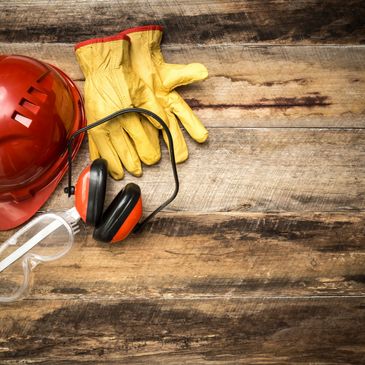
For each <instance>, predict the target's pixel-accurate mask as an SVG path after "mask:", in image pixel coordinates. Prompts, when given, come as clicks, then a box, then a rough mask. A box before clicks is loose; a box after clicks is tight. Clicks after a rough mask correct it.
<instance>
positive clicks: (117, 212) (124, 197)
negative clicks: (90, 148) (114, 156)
mask: <svg viewBox="0 0 365 365" xmlns="http://www.w3.org/2000/svg"><path fill="white" fill-rule="evenodd" d="M107 176H108V165H107V162H106V160H103V159H102V158H99V159H96V160H95V161H93V163H92V164H91V165H90V166H88V167H86V168H85V169H84V170H83V171H82V173H81V174H80V176H79V179H78V180H77V183H76V186H75V207H76V209H77V211H78V213H79V214H80V217H81V218H82V220H83V221H84V222H85V223H87V224H90V225H93V226H95V229H94V233H93V237H94V238H95V239H96V240H98V241H102V242H118V241H122V240H124V239H125V238H126V237H127V236H128V235H129V233H131V232H132V230H133V228H134V227H135V226H136V224H137V223H138V222H139V220H140V219H141V217H142V198H141V189H140V187H139V186H138V185H136V184H133V183H130V184H127V185H126V186H125V187H124V189H122V190H121V191H120V192H119V193H118V194H117V196H116V197H115V198H114V199H113V201H112V202H111V203H110V205H109V206H108V208H107V209H106V210H105V212H104V214H103V207H104V200H105V193H106V180H107Z"/></svg>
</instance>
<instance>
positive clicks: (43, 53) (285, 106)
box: [0, 43, 365, 127]
mask: <svg viewBox="0 0 365 365" xmlns="http://www.w3.org/2000/svg"><path fill="white" fill-rule="evenodd" d="M0 53H8V54H11V53H15V54H26V55H29V56H33V57H36V58H40V59H42V60H45V61H47V62H50V63H53V64H55V65H56V66H58V67H60V68H61V69H63V70H64V71H66V72H67V73H68V74H69V75H70V76H71V77H72V78H74V79H75V80H79V82H78V85H79V86H80V89H83V82H82V80H83V75H82V73H81V71H80V69H79V67H78V65H77V62H76V60H75V57H74V52H73V46H72V45H65V44H39V43H38V44H19V43H18V44H7V43H0ZM164 53H165V54H166V58H167V60H168V61H169V62H175V63H178V62H182V61H185V60H189V61H191V62H202V63H204V64H205V65H206V66H207V68H208V69H209V73H210V74H209V78H208V79H207V80H206V81H204V82H201V83H197V84H195V85H191V86H188V87H183V88H180V91H181V94H182V96H183V97H184V98H185V99H186V100H187V102H188V103H189V104H190V105H191V106H192V107H193V109H194V110H195V112H196V113H197V114H198V115H199V116H200V118H201V119H202V120H203V121H204V123H205V124H206V125H207V126H210V127H222V126H226V127H232V126H240V127H248V126H249V127H365V124H364V120H365V105H364V97H363V95H364V94H365V77H364V75H365V62H364V60H365V47H362V46H359V47H332V46H323V47H311V46H309V47H295V46H292V47H288V46H277V47H274V46H232V45H231V46H227V45H224V46H209V47H190V46H182V47H180V46H178V47H177V46H172V47H165V49H164Z"/></svg>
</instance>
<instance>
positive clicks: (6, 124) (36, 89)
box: [0, 55, 86, 230]
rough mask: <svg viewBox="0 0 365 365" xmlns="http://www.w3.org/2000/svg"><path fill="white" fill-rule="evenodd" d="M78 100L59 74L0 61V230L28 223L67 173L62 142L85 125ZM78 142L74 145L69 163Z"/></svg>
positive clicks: (28, 61) (14, 60)
mask: <svg viewBox="0 0 365 365" xmlns="http://www.w3.org/2000/svg"><path fill="white" fill-rule="evenodd" d="M85 123H86V121H85V116H84V110H83V104H82V98H81V95H80V93H79V91H78V90H77V87H76V85H75V84H74V83H73V82H72V80H71V79H70V78H69V77H68V76H67V75H66V74H65V73H64V72H62V71H61V70H59V69H58V68H56V67H55V66H52V65H50V64H47V63H45V62H41V61H38V60H36V59H33V58H30V57H26V56H15V55H11V56H7V55H1V56H0V230H6V229H11V228H14V227H16V226H18V225H20V224H22V223H24V222H25V221H26V220H28V219H29V218H30V217H31V216H32V215H33V214H35V212H36V211H37V210H38V209H39V208H40V207H41V206H42V205H43V204H44V203H45V202H46V200H47V199H48V198H49V196H50V195H51V194H52V192H53V191H54V190H55V188H56V187H57V185H58V183H59V181H60V180H61V178H62V177H63V175H64V174H65V172H66V170H67V142H68V140H69V138H70V136H71V135H72V133H74V132H75V131H76V130H78V129H79V128H82V127H83V126H84V125H85ZM81 142H82V135H80V136H78V137H77V138H76V139H75V141H74V149H73V157H74V156H75V155H76V153H77V151H78V149H79V148H80V145H81Z"/></svg>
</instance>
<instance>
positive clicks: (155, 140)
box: [141, 116, 161, 157]
mask: <svg viewBox="0 0 365 365" xmlns="http://www.w3.org/2000/svg"><path fill="white" fill-rule="evenodd" d="M141 123H142V126H143V129H144V130H145V132H146V134H147V136H148V139H149V140H150V141H151V143H152V144H153V145H154V146H155V148H156V149H157V150H158V151H159V154H160V157H161V147H160V132H159V130H158V129H157V128H156V127H155V126H153V125H152V123H151V122H150V121H149V120H148V119H147V118H145V117H144V116H141Z"/></svg>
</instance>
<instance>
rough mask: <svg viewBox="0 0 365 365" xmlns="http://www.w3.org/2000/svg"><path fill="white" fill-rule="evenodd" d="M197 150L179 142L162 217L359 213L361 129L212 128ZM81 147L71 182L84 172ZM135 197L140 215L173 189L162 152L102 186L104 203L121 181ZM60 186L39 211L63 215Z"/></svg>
mask: <svg viewBox="0 0 365 365" xmlns="http://www.w3.org/2000/svg"><path fill="white" fill-rule="evenodd" d="M209 133H210V136H209V140H208V141H207V142H206V143H204V144H202V145H200V144H197V143H195V142H192V141H191V140H190V138H188V137H187V141H188V148H189V151H190V158H189V160H188V161H186V162H185V163H183V164H180V165H179V166H178V171H179V176H180V181H181V184H180V192H179V195H178V197H177V198H176V200H175V201H174V202H173V203H172V204H171V205H170V206H169V207H168V208H167V210H168V211H187V212H200V213H202V212H242V211H250V212H268V211H271V212H273V211H301V212H305V211H352V210H355V211H357V210H362V209H364V208H365V197H364V194H363V192H364V190H365V186H364V184H365V181H364V176H365V158H364V157H365V130H351V129H350V130H333V129H330V130H325V129H285V128H284V129H281V128H275V129H252V128H248V129H245V128H212V129H210V130H209ZM87 161H88V151H87V148H86V143H85V144H84V148H83V149H82V150H81V151H80V152H79V154H78V157H77V159H76V161H75V164H74V176H75V178H74V179H73V180H74V183H76V177H77V176H78V175H79V173H80V172H81V170H82V169H83V168H84V167H86V165H87ZM130 181H133V182H136V183H138V184H139V185H140V187H141V190H142V197H143V200H144V208H145V211H151V210H152V209H154V208H156V207H157V206H158V205H159V204H161V202H162V201H164V200H166V199H167V198H168V197H169V196H170V194H171V193H172V190H173V178H172V172H171V166H170V164H169V160H168V156H167V151H166V150H165V149H164V151H163V156H162V160H161V162H160V163H159V164H157V165H154V166H150V167H145V168H144V174H143V176H142V177H141V178H133V177H131V176H130V175H129V174H126V177H125V179H124V180H123V181H121V182H120V181H119V182H118V181H114V180H112V179H109V182H108V184H109V185H108V189H107V201H108V202H109V201H111V199H112V198H113V197H114V196H115V195H116V193H117V192H118V191H119V190H120V189H121V187H122V186H124V184H126V183H127V182H130ZM64 186H66V179H65V178H64V180H63V181H62V183H61V184H60V186H59V188H58V189H57V190H56V192H55V193H54V194H53V195H52V197H51V199H49V201H48V202H47V204H46V205H45V208H44V209H46V210H49V209H54V208H55V207H57V208H58V209H63V208H70V207H71V206H72V205H73V199H67V198H65V194H64V193H63V187H64Z"/></svg>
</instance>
